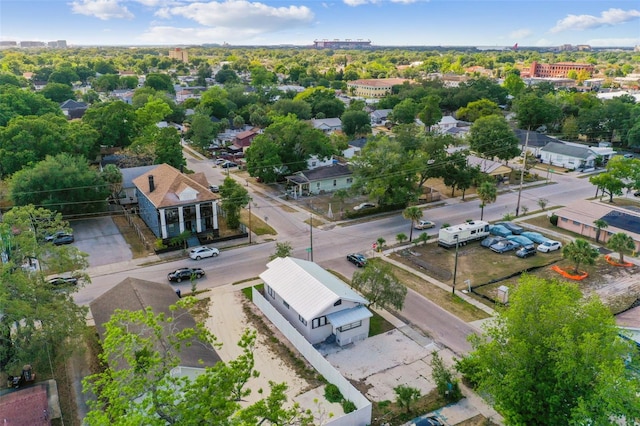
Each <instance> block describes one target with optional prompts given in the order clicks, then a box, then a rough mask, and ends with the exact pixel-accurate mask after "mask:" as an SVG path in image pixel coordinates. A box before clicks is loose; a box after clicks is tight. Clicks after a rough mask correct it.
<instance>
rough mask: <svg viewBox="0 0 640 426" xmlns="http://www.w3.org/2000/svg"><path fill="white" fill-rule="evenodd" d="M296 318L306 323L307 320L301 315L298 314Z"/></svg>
mask: <svg viewBox="0 0 640 426" xmlns="http://www.w3.org/2000/svg"><path fill="white" fill-rule="evenodd" d="M298 319H299V320H300V322H301V323H303V324H304V325H305V326H306V325H307V320H306V319H304V318H302V315H298Z"/></svg>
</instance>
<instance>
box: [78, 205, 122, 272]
mask: <svg viewBox="0 0 640 426" xmlns="http://www.w3.org/2000/svg"><path fill="white" fill-rule="evenodd" d="M69 224H70V225H71V228H73V234H74V237H75V242H74V243H73V244H74V245H75V246H76V247H77V248H78V250H80V251H82V252H85V253H87V254H88V255H89V266H101V265H108V264H111V263H117V262H124V261H128V260H131V259H132V258H133V254H132V253H131V249H130V248H129V245H128V244H127V242H126V241H125V239H124V237H123V236H122V235H121V234H120V231H119V230H118V227H117V226H116V224H115V223H114V222H113V220H112V219H111V217H98V218H91V219H78V220H72V221H70V222H69Z"/></svg>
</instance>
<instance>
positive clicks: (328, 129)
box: [311, 117, 342, 135]
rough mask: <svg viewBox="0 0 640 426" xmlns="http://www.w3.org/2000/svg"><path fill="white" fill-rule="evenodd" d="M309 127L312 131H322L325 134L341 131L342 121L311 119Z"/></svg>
mask: <svg viewBox="0 0 640 426" xmlns="http://www.w3.org/2000/svg"><path fill="white" fill-rule="evenodd" d="M311 125H312V126H313V128H314V129H318V130H322V131H323V132H324V133H326V134H329V135H330V134H331V133H333V132H337V131H341V130H342V120H340V118H338V117H334V118H312V119H311Z"/></svg>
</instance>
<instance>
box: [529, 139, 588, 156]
mask: <svg viewBox="0 0 640 426" xmlns="http://www.w3.org/2000/svg"><path fill="white" fill-rule="evenodd" d="M540 151H544V152H551V153H553V154H560V155H566V156H567V157H574V158H583V159H587V158H589V157H595V154H594V153H593V152H591V150H590V149H589V147H586V146H585V147H582V146H575V145H568V144H564V143H562V142H549V143H548V144H546V145H545V146H544V148H542V149H541V150H540Z"/></svg>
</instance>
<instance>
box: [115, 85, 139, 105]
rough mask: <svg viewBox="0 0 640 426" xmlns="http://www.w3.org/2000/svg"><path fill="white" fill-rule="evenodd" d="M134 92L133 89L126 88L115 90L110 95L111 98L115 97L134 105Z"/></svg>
mask: <svg viewBox="0 0 640 426" xmlns="http://www.w3.org/2000/svg"><path fill="white" fill-rule="evenodd" d="M133 94H134V93H133V90H128V89H125V90H114V91H112V92H111V94H110V96H111V98H115V99H118V100H121V101H122V102H124V103H127V104H129V105H133Z"/></svg>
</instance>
